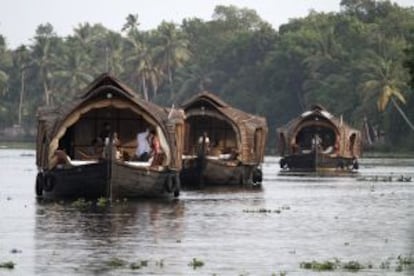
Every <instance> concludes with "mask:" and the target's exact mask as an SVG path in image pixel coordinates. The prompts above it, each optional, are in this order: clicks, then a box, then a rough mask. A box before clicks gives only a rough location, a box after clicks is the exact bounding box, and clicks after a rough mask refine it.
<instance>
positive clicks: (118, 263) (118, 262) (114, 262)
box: [106, 258, 126, 268]
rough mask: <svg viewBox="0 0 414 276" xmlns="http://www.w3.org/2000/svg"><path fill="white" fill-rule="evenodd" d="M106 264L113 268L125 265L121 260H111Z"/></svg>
mask: <svg viewBox="0 0 414 276" xmlns="http://www.w3.org/2000/svg"><path fill="white" fill-rule="evenodd" d="M106 264H107V265H108V266H110V267H113V268H118V267H123V266H125V265H126V262H125V261H124V260H121V259H119V258H112V259H110V260H109V261H107V262H106Z"/></svg>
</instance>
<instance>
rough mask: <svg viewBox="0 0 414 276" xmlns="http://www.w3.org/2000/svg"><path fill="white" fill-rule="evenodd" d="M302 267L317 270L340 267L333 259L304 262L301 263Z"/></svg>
mask: <svg viewBox="0 0 414 276" xmlns="http://www.w3.org/2000/svg"><path fill="white" fill-rule="evenodd" d="M300 267H301V268H304V269H311V270H317V271H329V270H335V269H336V268H337V267H338V264H337V262H332V261H325V262H317V261H312V262H302V263H300Z"/></svg>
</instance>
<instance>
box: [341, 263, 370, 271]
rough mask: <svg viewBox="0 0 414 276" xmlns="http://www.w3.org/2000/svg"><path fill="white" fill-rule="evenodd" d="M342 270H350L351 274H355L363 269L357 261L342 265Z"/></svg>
mask: <svg viewBox="0 0 414 276" xmlns="http://www.w3.org/2000/svg"><path fill="white" fill-rule="evenodd" d="M342 268H343V269H346V270H350V271H353V272H357V271H358V270H360V269H364V268H365V267H364V266H363V265H362V264H360V263H359V262H357V261H349V262H347V263H344V264H343V265H342Z"/></svg>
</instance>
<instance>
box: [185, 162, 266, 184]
mask: <svg viewBox="0 0 414 276" xmlns="http://www.w3.org/2000/svg"><path fill="white" fill-rule="evenodd" d="M180 179H181V183H182V184H183V185H185V186H193V187H194V186H195V187H203V186H204V185H240V186H244V185H250V186H252V185H260V184H261V181H262V177H261V171H260V169H259V168H258V166H257V165H250V164H242V163H240V162H238V161H223V160H214V159H207V158H192V159H186V160H184V161H183V167H182V170H181V172H180Z"/></svg>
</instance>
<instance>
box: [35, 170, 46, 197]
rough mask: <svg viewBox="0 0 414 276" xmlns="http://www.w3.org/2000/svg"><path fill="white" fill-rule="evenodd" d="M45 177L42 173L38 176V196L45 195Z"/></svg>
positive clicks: (36, 188)
mask: <svg viewBox="0 0 414 276" xmlns="http://www.w3.org/2000/svg"><path fill="white" fill-rule="evenodd" d="M44 180H45V177H44V175H43V173H42V172H39V173H38V174H37V176H36V186H35V191H36V195H37V196H42V195H43V183H44Z"/></svg>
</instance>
